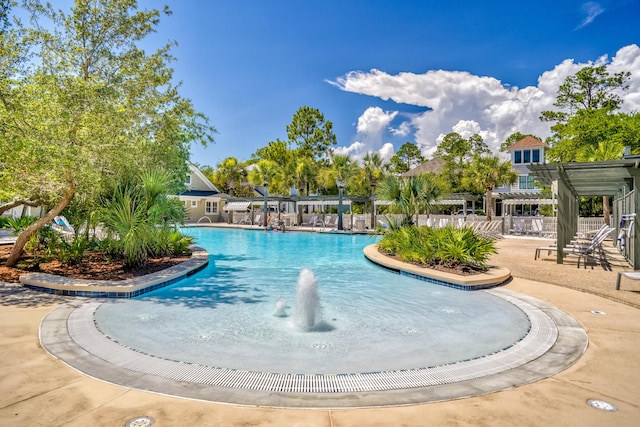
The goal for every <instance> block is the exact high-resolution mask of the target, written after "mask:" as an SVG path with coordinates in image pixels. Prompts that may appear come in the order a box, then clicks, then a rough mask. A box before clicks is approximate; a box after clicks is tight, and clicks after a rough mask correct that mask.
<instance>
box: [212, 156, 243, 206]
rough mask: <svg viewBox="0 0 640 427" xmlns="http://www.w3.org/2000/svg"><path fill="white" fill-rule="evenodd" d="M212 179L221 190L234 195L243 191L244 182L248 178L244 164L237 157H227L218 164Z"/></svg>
mask: <svg viewBox="0 0 640 427" xmlns="http://www.w3.org/2000/svg"><path fill="white" fill-rule="evenodd" d="M216 168H217V169H216V170H215V171H214V172H213V174H212V175H211V181H212V182H213V185H215V186H216V187H217V188H218V189H219V190H221V191H222V192H224V193H227V194H230V195H232V196H236V197H237V196H238V195H239V193H241V192H242V191H241V187H242V183H243V182H244V181H245V180H246V178H247V173H246V171H245V169H244V166H243V165H242V164H241V163H240V162H238V159H236V158H235V157H227V158H226V159H224V160H223V161H221V162H220V163H218V164H217V165H216Z"/></svg>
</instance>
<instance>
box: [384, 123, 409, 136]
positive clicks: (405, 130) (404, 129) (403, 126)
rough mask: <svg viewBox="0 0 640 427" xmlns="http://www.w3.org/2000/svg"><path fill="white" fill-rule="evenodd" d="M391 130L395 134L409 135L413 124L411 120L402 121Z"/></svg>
mask: <svg viewBox="0 0 640 427" xmlns="http://www.w3.org/2000/svg"><path fill="white" fill-rule="evenodd" d="M389 132H391V134H392V135H395V136H407V135H409V133H410V132H411V124H410V123H409V122H402V123H400V126H398V127H397V128H394V127H390V128H389Z"/></svg>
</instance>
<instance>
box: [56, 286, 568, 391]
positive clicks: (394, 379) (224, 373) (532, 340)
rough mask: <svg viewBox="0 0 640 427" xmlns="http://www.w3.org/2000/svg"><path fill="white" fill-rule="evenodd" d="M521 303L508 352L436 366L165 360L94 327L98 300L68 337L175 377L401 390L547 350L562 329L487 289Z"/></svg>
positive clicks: (227, 383)
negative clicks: (521, 324) (317, 370)
mask: <svg viewBox="0 0 640 427" xmlns="http://www.w3.org/2000/svg"><path fill="white" fill-rule="evenodd" d="M489 292H490V293H493V294H495V295H498V296H500V297H501V298H504V299H505V300H507V301H510V302H512V303H513V304H515V305H517V306H518V307H519V308H520V309H521V310H523V311H524V312H525V314H526V315H527V316H528V317H529V320H530V323H531V330H530V331H529V334H527V335H526V336H525V337H524V338H523V339H522V340H521V341H519V342H517V343H516V344H514V345H513V346H511V347H509V348H508V349H506V350H503V351H500V352H497V353H493V354H490V355H486V356H483V357H479V358H477V359H472V360H468V361H464V362H457V363H452V364H448V365H442V366H436V367H415V368H413V369H405V370H396V371H382V372H366V373H345V374H314V373H303V374H298V373H267V372H253V371H242V370H235V369H229V368H219V367H212V366H204V365H199V364H192V363H185V362H180V361H174V360H167V359H161V358H157V357H153V356H150V355H146V354H143V353H140V352H136V351H133V350H131V349H128V348H126V347H124V346H122V345H120V344H118V343H116V342H113V341H111V340H110V339H108V338H107V337H105V336H104V335H103V334H101V333H100V331H98V330H97V329H96V327H95V324H94V320H93V313H94V312H95V310H96V308H97V307H98V306H99V305H100V303H96V302H92V303H86V304H83V305H82V306H80V307H79V308H77V309H76V310H74V311H73V312H72V313H71V314H70V316H69V318H68V321H67V328H68V332H69V335H70V336H71V337H72V339H73V340H74V341H75V342H76V344H78V345H80V346H81V347H83V348H84V349H86V350H87V351H89V352H90V353H92V354H94V355H95V356H97V357H100V358H102V359H104V360H106V361H108V362H110V363H112V364H114V365H117V366H119V367H122V368H125V369H128V370H131V371H135V372H139V373H143V374H147V375H155V376H158V377H163V378H169V379H172V380H177V381H185V382H191V383H194V384H206V385H212V386H220V387H230V388H237V389H244V390H258V391H270V392H285V393H352V392H369V391H387V390H402V389H410V388H418V387H428V386H435V385H442V384H451V383H457V382H462V381H468V380H473V379H477V378H482V377H485V376H488V375H493V374H497V373H500V372H503V371H506V370H509V369H513V368H517V367H518V366H521V365H524V364H525V363H528V362H530V361H532V360H535V359H537V358H538V357H540V356H542V355H543V354H544V353H546V352H547V351H548V350H549V349H550V348H551V346H553V344H554V343H555V342H556V339H557V337H558V329H557V327H556V325H555V323H554V322H553V321H552V320H551V319H550V318H549V316H548V315H547V314H546V313H544V312H543V311H542V310H540V309H538V308H536V307H534V306H533V305H531V304H529V303H528V302H526V301H523V300H521V299H518V298H513V297H511V296H509V295H507V294H504V293H501V292H499V291H489Z"/></svg>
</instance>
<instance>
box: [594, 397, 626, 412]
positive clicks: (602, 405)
mask: <svg viewBox="0 0 640 427" xmlns="http://www.w3.org/2000/svg"><path fill="white" fill-rule="evenodd" d="M587 403H588V404H589V406H591V407H593V408H596V409H600V410H601V411H609V412H614V411H617V410H618V408H616V405H614V404H612V403H609V402H605V401H604V400H598V399H589V400H587Z"/></svg>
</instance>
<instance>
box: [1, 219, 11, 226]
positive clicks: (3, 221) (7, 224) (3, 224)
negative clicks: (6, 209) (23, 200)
mask: <svg viewBox="0 0 640 427" xmlns="http://www.w3.org/2000/svg"><path fill="white" fill-rule="evenodd" d="M10 218H11V217H10V216H0V228H9V219H10Z"/></svg>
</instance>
